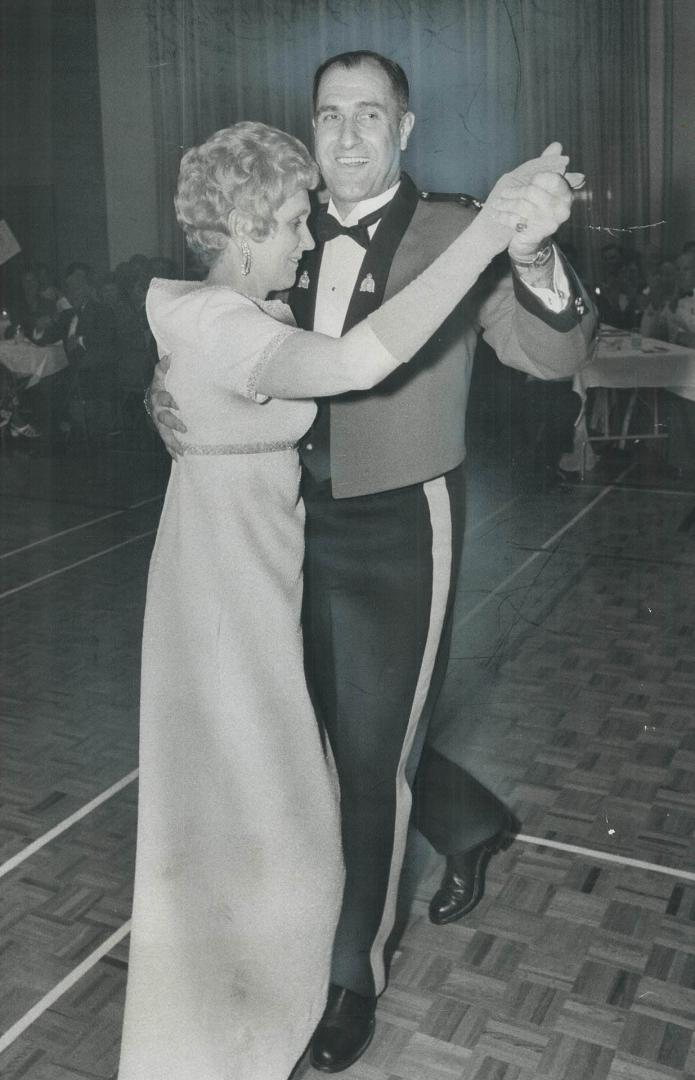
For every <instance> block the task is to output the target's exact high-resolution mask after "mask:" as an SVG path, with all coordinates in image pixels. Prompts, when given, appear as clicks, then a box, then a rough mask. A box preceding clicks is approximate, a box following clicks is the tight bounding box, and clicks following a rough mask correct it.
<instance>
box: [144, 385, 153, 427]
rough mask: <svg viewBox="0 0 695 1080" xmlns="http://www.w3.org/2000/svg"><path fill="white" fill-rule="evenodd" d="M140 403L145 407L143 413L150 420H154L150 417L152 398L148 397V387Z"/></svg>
mask: <svg viewBox="0 0 695 1080" xmlns="http://www.w3.org/2000/svg"><path fill="white" fill-rule="evenodd" d="M142 403H143V405H144V406H145V412H146V413H147V415H148V416H149V418H150V420H154V416H153V415H152V397H151V395H150V387H149V386H148V387H147V390H145V396H144V398H143V399H142Z"/></svg>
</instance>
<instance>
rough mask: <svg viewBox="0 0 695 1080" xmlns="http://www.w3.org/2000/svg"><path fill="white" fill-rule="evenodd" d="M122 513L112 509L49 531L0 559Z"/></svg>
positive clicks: (0, 557)
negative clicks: (98, 515) (55, 530)
mask: <svg viewBox="0 0 695 1080" xmlns="http://www.w3.org/2000/svg"><path fill="white" fill-rule="evenodd" d="M122 513H123V510H114V511H113V513H111V514H104V515H103V516H102V517H98V518H91V520H90V521H83V522H82V523H81V524H80V525H73V526H72V527H71V528H69V529H61V531H60V532H57V533H51V535H50V536H42V537H41V539H40V540H33V541H32V542H31V544H24V546H23V547H18V548H14V549H13V550H12V551H5V552H3V554H2V555H0V559H9V558H10V557H11V556H12V555H20V554H21V552H23V551H29V550H30V549H31V548H35V547H38V546H39V544H48V543H49V541H51V540H58V539H59V537H61V536H67V535H68V534H69V533H74V532H79V530H80V529H88V528H89V526H90V525H98V524H99V522H100V521H108V520H109V518H114V517H119V516H120V515H121V514H122Z"/></svg>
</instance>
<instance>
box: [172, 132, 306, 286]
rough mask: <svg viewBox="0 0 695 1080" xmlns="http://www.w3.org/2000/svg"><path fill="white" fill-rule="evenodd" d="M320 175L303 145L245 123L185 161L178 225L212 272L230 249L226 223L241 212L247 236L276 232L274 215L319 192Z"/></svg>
mask: <svg viewBox="0 0 695 1080" xmlns="http://www.w3.org/2000/svg"><path fill="white" fill-rule="evenodd" d="M318 181H319V170H318V167H317V165H316V163H315V162H314V160H313V158H312V157H311V155H310V154H309V151H308V150H307V148H306V147H305V146H304V143H302V142H300V141H299V139H295V138H294V136H293V135H287V134H286V132H284V131H279V130H278V128H273V127H269V126H268V125H267V124H261V123H256V122H255V121H252V120H244V121H242V122H241V123H238V124H233V125H232V126H231V127H228V128H222V129H221V130H220V131H216V132H215V134H214V135H211V136H210V138H209V139H207V140H206V141H205V142H204V143H202V144H201V145H200V146H193V147H191V149H190V150H187V151H186V153H185V154H184V155H183V158H182V159H181V166H180V168H179V181H178V187H177V191H176V196H175V198H174V207H175V209H176V220H177V221H178V222H179V224H180V225H181V227H182V229H183V231H184V234H185V236H186V241H187V243H188V246H189V247H190V248H191V250H192V251H193V252H194V253H195V254H196V255H197V256H198V258H199V259H200V260H201V261H202V262H204V263H205V264H206V265H207V266H212V264H213V263H214V262H215V260H216V259H217V258H218V257H219V255H220V254H221V252H222V251H223V250H224V248H225V247H226V246H227V241H228V239H229V231H228V229H227V218H228V217H229V214H230V212H231V211H232V210H234V209H236V210H239V211H240V212H241V213H242V214H243V215H244V216H245V217H246V218H247V220H248V234H249V236H251V237H252V238H253V239H254V240H262V239H263V238H264V237H266V236H269V235H270V234H271V233H272V232H274V230H275V211H276V210H277V209H278V208H279V207H280V206H282V204H283V203H284V202H285V201H286V200H287V199H289V198H290V197H291V196H292V195H294V193H295V192H296V191H298V190H299V189H300V188H314V187H316V185H317V184H318Z"/></svg>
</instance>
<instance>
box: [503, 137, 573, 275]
mask: <svg viewBox="0 0 695 1080" xmlns="http://www.w3.org/2000/svg"><path fill="white" fill-rule="evenodd" d="M568 164H569V157H568V156H567V155H566V154H563V153H562V146H561V145H560V143H558V142H553V143H550V145H549V146H547V147H546V148H545V150H544V151H543V153H542V154H541V156H540V157H537V158H533V159H531V160H530V161H525V162H524V163H523V164H522V165H519V167H518V168H516V169H513V170H512V171H511V172H509V173H505V174H504V176H501V177H500V179H499V180H498V181H497V183H496V184H495V186H494V187H493V189H492V191H491V192H490V194H489V195H488V197H487V199H486V200H485V206H484V209H483V213H487V214H488V215H489V216H490V218H491V219H492V222H494V223H495V224H496V225H497V226H499V227H500V228H501V229H504V230H505V239H506V240H507V243H505V245H504V246H505V247H506V248H507V250H508V252H509V255H510V258H511V259H515V258H517V257H518V258H519V260H520V261H521V262H528V260H529V258H532V257H533V256H534V255H535V254H536V252H537V251H538V249H539V248H540V247H542V246H543V244H544V243H545V242H547V239H548V237H549V236H552V235H553V234H554V233H555V232H557V230H558V229H559V227H560V226H561V225H562V223H563V222H564V221H567V219H568V218H569V216H570V211H571V209H572V193H573V191H575V190H576V189H578V188H580V187H581V186H582V185H583V183H584V174H583V173H575V172H567V166H568Z"/></svg>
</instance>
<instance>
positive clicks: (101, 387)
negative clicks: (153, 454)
mask: <svg viewBox="0 0 695 1080" xmlns="http://www.w3.org/2000/svg"><path fill="white" fill-rule="evenodd" d="M64 285H65V295H66V297H67V299H68V300H69V302H70V307H71V311H70V312H66V317H65V319H64V323H63V329H64V336H63V344H64V346H65V352H66V354H67V358H68V364H69V366H70V368H71V371H72V373H73V388H72V389H73V394H76V396H77V398H78V399H79V401H80V402H81V403H83V405H82V406H81V407H83V408H84V417H83V419H84V422H85V424H86V426H87V428H88V430H89V432H90V434H97V435H98V434H105V433H107V432H109V431H113V430H114V429H115V428H116V427H117V415H118V339H117V336H116V327H115V324H114V318H113V314H112V312H111V310H110V308H109V307H108V306H107V305H106V304H105V303H104V302H103V301H102V300H100V299H99V298H98V296H97V293H96V289H95V287H94V281H93V273H92V269H91V267H90V266H88V265H87V264H86V263H80V262H76V263H71V264H70V266H69V267H68V268H67V270H66V272H65V281H64Z"/></svg>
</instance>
